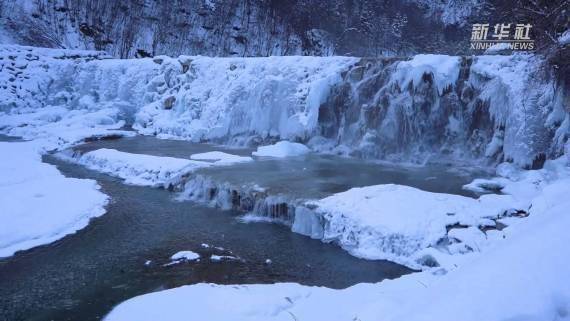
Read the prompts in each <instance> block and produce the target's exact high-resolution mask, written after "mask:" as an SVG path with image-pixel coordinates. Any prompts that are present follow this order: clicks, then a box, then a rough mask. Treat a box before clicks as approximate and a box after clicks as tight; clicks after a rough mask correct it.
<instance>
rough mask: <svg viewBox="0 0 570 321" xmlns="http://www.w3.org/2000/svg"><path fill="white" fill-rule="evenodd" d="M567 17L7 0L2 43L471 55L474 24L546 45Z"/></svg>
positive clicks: (362, 4)
mask: <svg viewBox="0 0 570 321" xmlns="http://www.w3.org/2000/svg"><path fill="white" fill-rule="evenodd" d="M565 4H566V5H565ZM569 21H570V10H568V8H567V0H548V1H547V0H532V1H531V0H521V1H516V2H514V1H506V0H328V1H324V0H287V1H283V0H189V1H166V0H160V1H141V0H125V1H111V0H98V1H93V0H66V1H54V0H35V1H30V3H29V4H28V3H27V2H23V1H20V0H3V1H2V2H1V3H0V40H1V39H2V33H4V34H7V35H9V37H10V38H12V42H15V43H17V44H22V45H32V46H42V47H53V48H71V49H96V50H104V51H106V52H108V53H110V54H111V55H113V56H115V57H121V58H132V57H141V58H142V57H150V56H155V55H170V56H178V55H181V54H187V55H194V54H201V55H208V56H268V55H317V56H323V55H333V54H334V55H352V56H382V55H411V54H415V53H445V54H454V55H458V54H473V53H476V52H471V51H470V48H469V40H470V36H471V24H472V23H490V24H491V25H492V24H494V23H532V24H533V37H534V39H536V40H537V42H539V43H538V45H537V47H539V48H543V47H545V46H548V45H552V42H553V41H554V42H555V38H556V37H557V35H559V34H560V33H561V32H564V31H565V30H566V29H567V28H568V26H569ZM479 53H481V52H479Z"/></svg>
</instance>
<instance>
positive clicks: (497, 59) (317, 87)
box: [0, 46, 570, 167]
mask: <svg viewBox="0 0 570 321" xmlns="http://www.w3.org/2000/svg"><path fill="white" fill-rule="evenodd" d="M107 58H108V57H107V56H105V55H104V54H102V53H98V52H88V51H67V50H48V49H37V48H31V47H19V46H3V47H2V48H1V49H0V70H1V71H2V72H1V73H0V79H2V84H1V85H0V91H1V92H2V95H0V112H4V113H6V114H5V115H2V116H1V117H0V129H1V130H2V131H3V132H8V133H11V134H15V135H24V136H26V135H28V136H33V135H34V134H37V133H39V132H41V131H42V130H43V129H44V128H45V125H46V124H50V123H57V122H62V121H66V120H67V119H68V118H69V117H70V116H73V115H76V114H78V113H80V114H81V115H82V118H81V119H82V120H81V121H84V122H85V124H86V125H85V126H98V125H103V124H105V125H116V126H119V125H121V126H122V125H123V124H124V123H126V124H130V125H133V127H134V128H135V129H136V130H138V131H139V132H141V133H143V134H149V135H158V136H160V137H170V138H180V139H189V140H193V141H215V142H218V143H225V144H234V145H245V144H249V145H256V144H260V143H263V142H270V141H275V140H280V139H288V140H293V141H300V142H304V143H307V144H308V145H309V146H310V147H312V148H313V149H315V150H318V151H324V152H333V153H347V154H351V155H354V156H359V157H366V158H378V159H392V160H398V161H401V160H404V161H412V162H426V161H436V162H441V161H448V162H453V161H457V160H461V161H465V160H475V161H481V160H482V161H484V162H491V163H494V162H498V161H503V160H507V161H512V162H515V163H516V164H518V165H520V166H526V167H530V166H533V164H534V166H540V165H541V163H542V162H543V161H544V159H545V158H554V157H556V156H558V155H560V154H562V151H563V146H564V143H565V142H566V141H567V139H568V135H569V134H568V133H569V125H570V120H569V110H568V93H567V90H568V89H567V88H566V87H565V86H564V84H560V83H557V82H556V80H555V79H554V78H552V77H551V78H549V77H550V74H549V71H548V70H547V69H546V67H544V64H543V63H542V61H541V60H540V59H539V58H537V57H536V56H532V55H514V56H479V57H456V56H455V57H454V56H442V55H418V56H415V57H413V58H412V59H410V60H406V59H404V60H402V59H395V58H389V59H359V58H349V57H300V56H290V57H267V58H208V57H200V56H180V57H178V58H169V57H166V56H158V57H155V58H153V59H150V58H147V59H134V60H116V59H107ZM565 90H566V92H565ZM67 112H69V113H67ZM16 114H27V115H28V116H26V117H24V116H21V115H19V116H18V115H16ZM29 115H32V116H29ZM86 119H88V120H90V121H87V120H86ZM93 119H96V120H97V121H95V122H93V121H92V120H93Z"/></svg>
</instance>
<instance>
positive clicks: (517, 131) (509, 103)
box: [310, 55, 570, 167]
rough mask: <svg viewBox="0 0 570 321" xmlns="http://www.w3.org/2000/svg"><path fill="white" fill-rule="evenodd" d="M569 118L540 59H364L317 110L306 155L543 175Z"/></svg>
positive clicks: (562, 93)
mask: <svg viewBox="0 0 570 321" xmlns="http://www.w3.org/2000/svg"><path fill="white" fill-rule="evenodd" d="M569 111H570V108H569V105H568V88H567V87H566V86H565V84H564V83H563V82H557V80H556V79H554V77H553V76H552V74H551V73H550V71H549V70H548V67H547V66H546V64H544V62H543V61H542V60H541V59H540V58H539V57H537V56H534V55H513V56H475V57H456V56H442V55H417V56H414V57H413V58H412V59H411V60H406V61H399V60H394V59H374V60H365V59H363V60H361V61H360V62H359V63H358V64H357V65H356V66H355V67H353V68H351V69H350V70H349V71H348V72H347V74H346V75H345V77H344V78H343V82H342V83H341V85H340V86H336V87H335V88H334V90H333V94H331V95H329V97H328V101H327V102H326V103H325V104H323V105H322V106H321V108H320V110H319V132H318V133H315V135H314V137H313V139H312V140H311V141H310V145H312V146H313V147H315V148H317V149H323V146H327V144H328V148H329V149H331V148H332V150H333V151H339V152H343V151H348V152H350V153H352V154H357V155H361V156H363V157H369V158H391V159H395V160H412V161H415V162H424V161H446V160H448V161H453V160H457V159H463V160H467V159H486V160H490V161H491V162H497V161H503V160H505V161H512V162H515V163H517V164H518V165H520V166H523V167H531V166H534V167H540V166H541V165H542V163H543V162H544V160H545V159H546V158H553V157H556V156H558V155H560V154H562V150H563V146H564V142H565V141H566V140H567V139H568V136H569ZM325 150H326V148H325Z"/></svg>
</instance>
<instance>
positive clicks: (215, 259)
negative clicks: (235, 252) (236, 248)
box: [210, 254, 239, 262]
mask: <svg viewBox="0 0 570 321" xmlns="http://www.w3.org/2000/svg"><path fill="white" fill-rule="evenodd" d="M226 260H227V261H236V260H239V258H238V257H235V256H232V255H215V254H212V255H211V256H210V261H213V262H220V261H226Z"/></svg>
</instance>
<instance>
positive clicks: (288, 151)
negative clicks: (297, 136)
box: [252, 141, 310, 157]
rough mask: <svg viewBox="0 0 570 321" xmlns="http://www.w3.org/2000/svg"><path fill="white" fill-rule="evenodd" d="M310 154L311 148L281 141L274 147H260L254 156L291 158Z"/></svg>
mask: <svg viewBox="0 0 570 321" xmlns="http://www.w3.org/2000/svg"><path fill="white" fill-rule="evenodd" d="M309 152H310V150H309V148H308V147H307V146H305V145H303V144H299V143H292V142H288V141H280V142H277V143H275V144H273V145H268V146H260V147H258V148H257V151H256V152H253V153H252V155H253V156H258V157H259V156H263V157H290V156H302V155H306V154H308V153H309Z"/></svg>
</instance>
